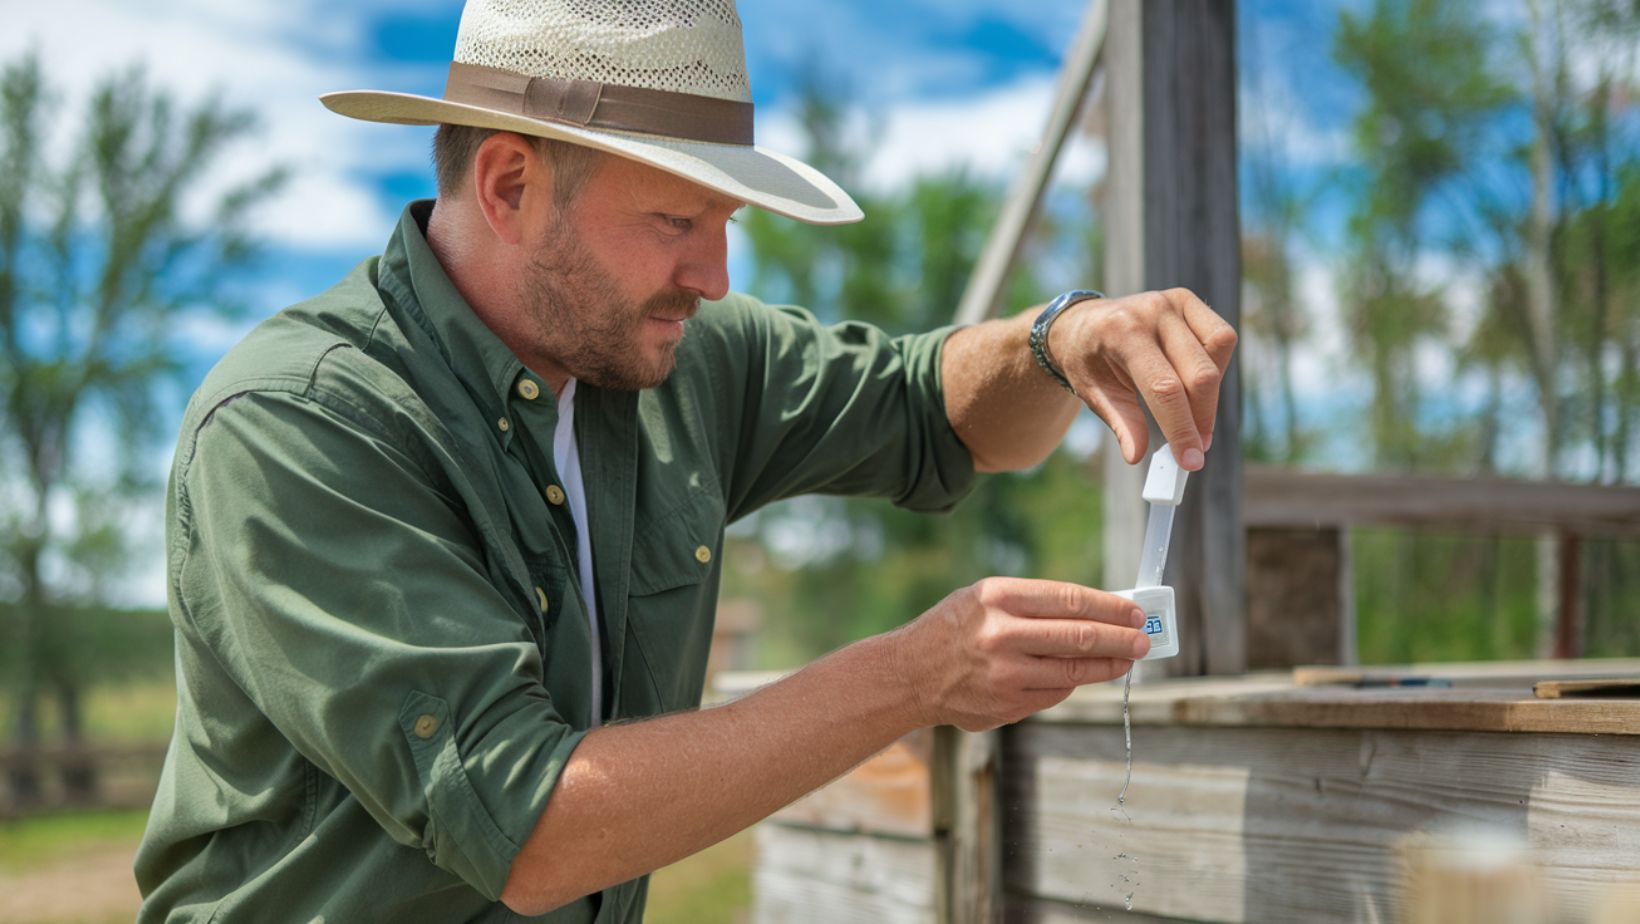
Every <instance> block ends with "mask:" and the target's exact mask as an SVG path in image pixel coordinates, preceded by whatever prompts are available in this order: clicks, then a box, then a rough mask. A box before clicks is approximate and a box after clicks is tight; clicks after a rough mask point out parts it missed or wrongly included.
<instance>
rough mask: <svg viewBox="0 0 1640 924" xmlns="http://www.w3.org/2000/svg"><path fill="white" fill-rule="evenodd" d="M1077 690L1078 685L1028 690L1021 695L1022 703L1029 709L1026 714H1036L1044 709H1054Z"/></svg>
mask: <svg viewBox="0 0 1640 924" xmlns="http://www.w3.org/2000/svg"><path fill="white" fill-rule="evenodd" d="M1075 692H1076V687H1074V686H1069V687H1060V688H1058V689H1049V690H1026V691H1024V692H1023V693H1022V694H1021V695H1020V704H1021V705H1022V706H1024V707H1025V708H1026V709H1027V710H1029V711H1028V712H1027V713H1026V715H1035V714H1036V713H1038V712H1041V711H1042V710H1044V709H1052V708H1053V707H1055V706H1057V705H1059V704H1060V703H1062V702H1064V701H1065V700H1066V699H1067V698H1069V697H1070V695H1071V694H1072V693H1075Z"/></svg>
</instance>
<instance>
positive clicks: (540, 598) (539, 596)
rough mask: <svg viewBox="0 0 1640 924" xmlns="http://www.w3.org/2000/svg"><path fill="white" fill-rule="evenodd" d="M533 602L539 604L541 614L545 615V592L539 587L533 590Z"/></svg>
mask: <svg viewBox="0 0 1640 924" xmlns="http://www.w3.org/2000/svg"><path fill="white" fill-rule="evenodd" d="M535 602H536V603H538V604H540V606H541V612H543V613H545V612H546V611H547V592H546V591H544V590H542V589H541V588H539V587H537V588H535Z"/></svg>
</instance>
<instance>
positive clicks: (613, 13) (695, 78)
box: [454, 0, 752, 102]
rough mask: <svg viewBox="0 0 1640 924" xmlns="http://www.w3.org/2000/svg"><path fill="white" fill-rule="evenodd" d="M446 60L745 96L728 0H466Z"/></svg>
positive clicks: (740, 48)
mask: <svg viewBox="0 0 1640 924" xmlns="http://www.w3.org/2000/svg"><path fill="white" fill-rule="evenodd" d="M454 57H455V60H456V61H457V62H459V63H462V64H477V65H482V66H485V67H496V68H501V69H502V70H507V71H512V72H513V73H516V74H523V75H526V76H529V77H552V78H559V79H564V80H590V81H594V82H596V83H605V84H613V85H616V86H625V87H643V88H648V89H652V90H668V91H671V92H674V93H692V94H695V95H697V96H710V97H716V98H718V99H726V100H733V101H735V102H750V101H751V98H752V88H751V84H750V82H749V81H748V80H747V79H746V51H745V46H744V44H743V42H742V39H741V26H740V15H739V14H738V13H737V12H736V11H735V5H734V0H469V2H468V3H467V5H466V7H465V8H464V9H463V10H462V13H461V27H460V30H459V31H458V32H457V35H456V49H455V56H454Z"/></svg>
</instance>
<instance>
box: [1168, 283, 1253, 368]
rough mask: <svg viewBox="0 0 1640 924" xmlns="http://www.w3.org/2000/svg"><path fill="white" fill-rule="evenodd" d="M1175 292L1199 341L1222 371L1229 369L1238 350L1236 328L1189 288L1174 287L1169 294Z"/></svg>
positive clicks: (1187, 321) (1184, 314) (1185, 317)
mask: <svg viewBox="0 0 1640 924" xmlns="http://www.w3.org/2000/svg"><path fill="white" fill-rule="evenodd" d="M1174 293H1178V295H1177V300H1176V303H1177V304H1179V305H1180V308H1181V314H1182V315H1183V316H1184V320H1185V323H1186V324H1189V325H1190V330H1191V332H1192V333H1194V334H1195V335H1196V340H1197V342H1199V343H1200V344H1201V345H1202V348H1203V349H1205V350H1206V351H1207V355H1208V356H1211V357H1212V358H1213V363H1214V365H1217V366H1218V367H1219V371H1220V372H1223V371H1225V370H1226V369H1229V368H1230V357H1232V356H1234V355H1235V352H1236V340H1237V339H1238V338H1237V336H1236V329H1235V328H1234V327H1231V326H1230V322H1228V321H1226V320H1225V319H1224V318H1221V317H1219V314H1218V312H1216V311H1214V310H1213V309H1212V308H1209V307H1208V306H1207V303H1206V302H1204V301H1202V300H1201V299H1199V298H1197V297H1196V295H1195V293H1193V292H1191V291H1190V290H1189V289H1174V290H1172V291H1171V292H1169V293H1168V294H1169V295H1173V294H1174Z"/></svg>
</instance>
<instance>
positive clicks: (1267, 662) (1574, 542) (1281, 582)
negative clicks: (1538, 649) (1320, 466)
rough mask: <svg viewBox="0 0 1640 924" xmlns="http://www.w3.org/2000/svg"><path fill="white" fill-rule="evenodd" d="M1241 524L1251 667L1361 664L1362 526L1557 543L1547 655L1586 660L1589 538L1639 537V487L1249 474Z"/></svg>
mask: <svg viewBox="0 0 1640 924" xmlns="http://www.w3.org/2000/svg"><path fill="white" fill-rule="evenodd" d="M1242 515H1243V517H1244V519H1245V522H1246V526H1247V638H1248V652H1249V663H1248V666H1249V667H1251V668H1269V667H1286V666H1292V665H1298V664H1350V663H1353V662H1354V661H1355V652H1354V642H1355V614H1354V611H1353V604H1352V601H1353V596H1354V593H1353V576H1352V574H1351V569H1350V556H1349V545H1348V541H1349V530H1350V529H1351V528H1356V527H1398V528H1410V529H1431V530H1442V531H1447V532H1457V533H1473V534H1477V535H1515V536H1534V535H1535V536H1548V537H1553V539H1554V540H1555V542H1556V543H1557V545H1558V563H1559V568H1558V570H1559V586H1558V587H1557V588H1556V594H1557V599H1558V605H1557V607H1556V613H1555V617H1556V625H1555V630H1554V640H1555V644H1554V649H1553V651H1549V652H1543V653H1544V654H1552V655H1553V656H1555V657H1557V658H1574V657H1578V656H1579V655H1581V654H1582V653H1583V652H1582V643H1581V639H1582V632H1581V626H1582V615H1581V614H1582V612H1583V600H1582V584H1581V582H1580V581H1579V580H1578V574H1579V570H1580V568H1579V563H1580V560H1581V547H1582V545H1581V544H1582V540H1583V539H1584V538H1589V537H1598V538H1615V539H1636V538H1640V487H1630V486H1606V485H1587V484H1565V483H1558V482H1538V481H1522V480H1518V479H1511V478H1443V477H1434V476H1427V475H1337V474H1321V473H1316V472H1303V471H1294V470H1289V469H1275V468H1260V467H1248V468H1247V470H1246V473H1245V476H1244V480H1243V486H1242Z"/></svg>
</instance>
